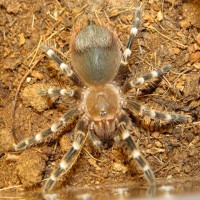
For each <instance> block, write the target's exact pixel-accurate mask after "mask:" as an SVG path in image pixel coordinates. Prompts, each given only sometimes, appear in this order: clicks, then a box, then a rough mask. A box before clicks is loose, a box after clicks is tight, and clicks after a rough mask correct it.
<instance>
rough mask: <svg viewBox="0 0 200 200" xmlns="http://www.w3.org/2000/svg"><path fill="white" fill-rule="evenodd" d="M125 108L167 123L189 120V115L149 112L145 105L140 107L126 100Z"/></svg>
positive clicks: (134, 102) (136, 103)
mask: <svg viewBox="0 0 200 200" xmlns="http://www.w3.org/2000/svg"><path fill="white" fill-rule="evenodd" d="M125 107H126V108H128V109H129V110H135V111H137V112H138V113H139V114H140V115H147V116H149V117H150V118H152V119H160V120H164V121H168V122H179V123H186V122H188V120H189V119H190V116H189V115H181V114H167V113H161V112H157V111H154V110H151V109H150V108H148V107H147V106H145V105H141V104H139V103H138V102H136V101H131V100H127V102H126V105H125Z"/></svg>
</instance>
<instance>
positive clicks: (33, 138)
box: [14, 108, 78, 151]
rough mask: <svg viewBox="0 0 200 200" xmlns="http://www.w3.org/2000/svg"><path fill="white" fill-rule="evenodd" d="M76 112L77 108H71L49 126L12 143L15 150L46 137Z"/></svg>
mask: <svg viewBox="0 0 200 200" xmlns="http://www.w3.org/2000/svg"><path fill="white" fill-rule="evenodd" d="M77 114H78V109H77V108H73V109H71V110H69V111H68V112H67V113H66V114H65V115H64V116H63V117H62V118H60V120H59V121H58V122H57V123H54V124H53V125H52V126H51V127H50V128H48V129H46V130H44V131H42V132H39V133H37V134H36V135H34V136H31V137H29V138H27V139H25V140H23V141H22V142H20V143H19V144H16V145H14V147H15V151H21V150H23V149H26V148H27V147H30V146H32V145H34V144H37V143H39V142H41V141H42V140H43V139H44V138H46V137H48V136H49V135H50V134H51V133H55V132H57V131H58V130H59V129H60V128H61V127H62V126H63V125H64V124H65V123H66V122H67V121H68V120H69V119H71V118H72V117H74V116H76V115H77Z"/></svg>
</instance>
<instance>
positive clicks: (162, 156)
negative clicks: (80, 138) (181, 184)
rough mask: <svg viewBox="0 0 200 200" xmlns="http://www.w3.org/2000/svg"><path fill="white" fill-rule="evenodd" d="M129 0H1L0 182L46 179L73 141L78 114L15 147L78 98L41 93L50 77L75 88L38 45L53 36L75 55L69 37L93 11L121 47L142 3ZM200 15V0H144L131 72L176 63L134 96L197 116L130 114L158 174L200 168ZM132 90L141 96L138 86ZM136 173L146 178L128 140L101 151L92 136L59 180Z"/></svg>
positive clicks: (31, 184) (89, 181)
mask: <svg viewBox="0 0 200 200" xmlns="http://www.w3.org/2000/svg"><path fill="white" fill-rule="evenodd" d="M125 2H126V3H124V0H119V1H116V0H107V1H103V0H101V1H87V0H83V1H74V0H68V1H64V0H63V1H62V0H60V1H59V0H58V1H51V0H32V1H27V0H8V1H0V10H1V12H0V18H1V20H0V67H1V71H0V188H1V190H4V189H5V188H13V187H16V186H17V188H18V189H19V188H20V190H22V189H25V190H26V189H30V188H40V187H41V185H43V181H44V179H46V178H47V177H49V175H50V172H51V171H52V169H53V168H54V167H55V165H56V164H57V163H58V162H59V160H60V159H61V157H62V156H63V155H64V153H65V152H66V151H67V150H68V149H69V148H70V144H71V143H72V140H73V128H74V126H75V124H76V122H77V119H73V120H71V121H70V123H68V124H67V126H66V128H64V129H63V130H61V131H60V132H59V133H57V134H54V135H52V136H51V137H50V138H48V139H46V140H45V141H44V142H43V143H41V144H38V145H35V146H33V147H31V148H28V149H26V150H24V151H22V152H15V151H14V147H13V144H14V143H15V140H16V138H17V140H18V141H21V140H23V139H25V138H27V137H30V136H31V135H34V134H35V133H37V132H39V131H41V130H43V129H45V128H48V127H49V126H51V124H52V123H54V122H55V121H57V120H58V119H59V118H60V117H61V116H62V115H63V114H64V113H65V111H66V110H68V109H69V108H72V107H74V106H76V105H78V104H79V101H77V100H73V99H71V98H66V97H65V98H62V99H61V98H59V97H53V98H45V97H40V96H39V95H38V91H39V90H40V89H45V88H48V87H50V86H51V87H52V86H55V87H56V86H57V87H65V88H67V87H73V86H72V83H71V82H70V81H69V80H68V79H67V78H66V76H65V75H64V74H63V73H61V72H60V71H59V69H58V66H57V65H56V63H54V61H52V60H51V59H49V58H47V57H46V56H45V55H44V53H43V52H41V50H39V48H38V47H39V44H40V43H41V41H42V42H46V43H48V44H49V45H50V46H52V47H54V48H55V49H56V51H57V52H58V53H62V57H63V58H64V59H65V60H66V61H67V63H70V53H69V51H68V50H69V46H70V41H71V38H72V37H73V35H74V34H75V33H76V32H77V30H79V29H81V28H82V27H84V26H85V25H86V24H87V22H88V21H89V20H90V21H91V20H92V21H94V23H96V24H100V25H104V26H107V27H109V29H110V30H112V31H113V32H114V33H115V34H116V35H117V36H118V38H119V39H120V41H121V43H120V44H121V47H122V49H123V50H124V49H125V46H126V43H127V39H128V36H129V31H130V29H131V23H132V20H133V17H134V15H133V13H134V11H135V8H136V7H137V5H138V3H137V2H135V3H133V1H129V0H126V1H125ZM199 16H200V3H199V1H198V0H196V1H195V0H193V1H192V0H190V1H189V0H188V1H186V0H184V1H183V0H177V1H174V0H166V1H156V0H149V1H143V20H142V24H141V26H140V31H139V34H138V36H137V38H136V39H135V41H134V45H133V53H132V56H131V58H130V60H129V70H130V72H129V76H132V77H140V76H142V75H144V74H145V73H147V72H149V71H151V70H152V69H159V68H161V67H162V66H163V65H164V64H166V63H170V64H171V65H172V70H171V72H170V73H168V74H167V75H165V76H164V77H163V78H162V79H160V80H159V81H157V82H156V83H155V81H154V82H151V83H148V84H146V85H145V86H144V87H142V88H141V89H139V88H138V89H137V91H139V92H138V93H139V94H140V95H139V96H138V97H137V98H138V99H139V100H140V101H141V102H143V103H145V104H147V105H149V106H150V107H151V108H154V109H157V110H160V111H164V112H177V113H182V114H188V115H190V116H192V120H191V121H189V122H188V123H185V124H166V123H163V122H159V121H156V120H151V119H149V118H148V117H142V119H141V120H137V117H138V116H136V117H134V116H133V115H132V114H131V113H129V114H130V117H131V119H132V120H133V123H134V127H133V130H131V131H132V132H133V138H134V139H135V141H136V142H137V143H138V145H139V146H140V149H141V150H142V152H143V153H144V155H145V157H146V159H147V160H148V161H149V163H150V165H151V166H152V169H153V170H154V172H155V175H156V178H157V179H158V180H160V179H177V178H178V179H184V178H189V177H190V178H191V177H198V176H200V162H199V156H200V135H199V134H200V121H199V119H200V86H199V84H200V33H199V30H200V19H199ZM30 69H31V70H30ZM126 77H127V76H126ZM120 78H121V77H120ZM117 81H118V80H117ZM122 81H123V82H124V81H125V77H124V76H123V80H122ZM158 82H159V83H158ZM17 92H19V94H18V95H17V96H16V94H17ZM128 95H129V96H133V98H136V92H134V91H132V92H130V93H129V94H128ZM15 96H16V99H15ZM15 100H16V101H15ZM14 102H16V111H15V115H13V109H14ZM13 120H14V125H15V126H14V125H13ZM135 132H136V133H137V134H134V133H135ZM13 135H16V138H15V137H14V136H13ZM133 181H134V182H139V181H143V183H146V182H145V180H144V179H143V175H142V173H141V171H140V170H139V169H137V166H136V165H135V162H134V161H132V160H131V159H130V156H129V155H128V152H127V150H126V147H125V145H124V144H122V145H121V144H120V145H119V144H118V145H114V146H113V147H112V148H109V149H102V151H101V152H100V153H99V152H96V151H95V150H93V148H92V147H91V145H90V144H89V143H86V145H85V147H84V148H83V150H82V152H81V154H80V157H79V159H78V161H77V162H76V164H75V165H74V166H73V168H72V169H71V170H70V172H69V173H67V174H65V175H63V177H62V178H61V180H60V181H59V182H58V183H57V185H56V186H57V187H61V186H63V185H64V186H65V187H72V186H86V185H94V184H97V185H98V184H105V183H106V184H112V183H127V182H133Z"/></svg>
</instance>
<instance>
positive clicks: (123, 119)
mask: <svg viewBox="0 0 200 200" xmlns="http://www.w3.org/2000/svg"><path fill="white" fill-rule="evenodd" d="M128 122H129V118H128V116H127V115H126V114H121V115H120V117H119V126H118V133H119V134H120V136H121V138H122V139H123V140H124V141H126V143H127V145H128V147H129V148H130V150H131V155H132V157H133V158H134V159H135V160H136V161H137V164H138V166H139V167H140V169H141V170H142V171H143V173H144V175H145V178H146V179H147V181H148V182H149V183H154V182H155V176H154V173H153V171H152V170H151V168H150V166H149V163H148V162H147V160H146V159H145V158H144V156H143V155H142V154H141V152H140V150H139V148H138V147H137V145H136V143H135V141H134V140H133V138H132V137H131V135H130V132H129V130H128V129H127V128H126V127H127V125H128Z"/></svg>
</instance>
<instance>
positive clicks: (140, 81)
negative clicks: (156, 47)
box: [122, 64, 171, 93]
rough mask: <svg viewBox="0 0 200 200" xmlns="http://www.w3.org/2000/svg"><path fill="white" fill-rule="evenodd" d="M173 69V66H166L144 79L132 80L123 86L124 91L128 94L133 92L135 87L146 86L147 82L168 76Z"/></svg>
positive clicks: (145, 76)
mask: <svg viewBox="0 0 200 200" xmlns="http://www.w3.org/2000/svg"><path fill="white" fill-rule="evenodd" d="M170 69H171V65H169V64H168V65H164V66H163V67H162V68H161V69H159V70H153V71H151V72H150V73H148V74H146V75H144V76H143V77H140V78H137V79H135V80H133V79H132V80H131V81H129V82H126V83H125V84H124V85H123V86H122V91H123V92H124V93H126V92H128V91H129V90H131V89H132V88H134V87H135V86H138V85H142V84H144V83H145V82H146V81H149V80H151V79H153V78H157V77H159V76H161V75H163V74H166V73H167V72H169V71H170Z"/></svg>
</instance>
